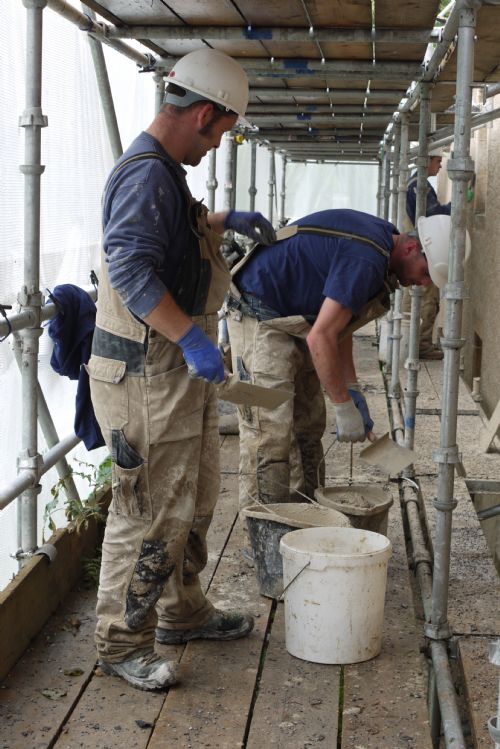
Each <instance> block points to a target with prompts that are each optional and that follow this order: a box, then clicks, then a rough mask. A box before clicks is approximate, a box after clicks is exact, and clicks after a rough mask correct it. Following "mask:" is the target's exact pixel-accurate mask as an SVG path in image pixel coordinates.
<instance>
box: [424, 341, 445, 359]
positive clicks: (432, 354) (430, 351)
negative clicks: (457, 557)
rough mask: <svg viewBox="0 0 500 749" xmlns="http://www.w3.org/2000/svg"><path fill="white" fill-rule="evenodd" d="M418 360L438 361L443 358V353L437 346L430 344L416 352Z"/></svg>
mask: <svg viewBox="0 0 500 749" xmlns="http://www.w3.org/2000/svg"><path fill="white" fill-rule="evenodd" d="M418 358H419V359H427V360H428V361H439V360H440V359H442V358H443V352H442V351H441V349H440V348H439V347H438V346H435V345H434V344H432V345H431V346H426V347H425V348H422V349H420V351H419V352H418Z"/></svg>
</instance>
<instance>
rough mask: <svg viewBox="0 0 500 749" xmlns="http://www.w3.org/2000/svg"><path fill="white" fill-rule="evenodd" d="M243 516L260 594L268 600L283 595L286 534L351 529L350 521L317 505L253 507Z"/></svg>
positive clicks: (245, 511)
mask: <svg viewBox="0 0 500 749" xmlns="http://www.w3.org/2000/svg"><path fill="white" fill-rule="evenodd" d="M242 513H243V516H244V517H245V518H246V522H247V526H248V534H249V537H250V544H251V547H252V553H253V558H254V565H255V572H256V575H257V580H258V582H259V591H260V594H261V595H263V596H267V597H268V598H279V597H280V596H281V594H282V592H283V562H282V558H281V554H280V551H279V546H280V540H281V538H282V536H284V535H285V533H289V532H290V531H294V530H297V529H301V528H316V527H324V526H336V527H344V528H348V527H350V522H349V519H348V518H347V517H346V516H345V515H343V514H342V513H341V512H339V511H337V510H336V509H334V508H331V507H322V506H320V505H318V504H315V503H314V504H309V503H307V502H284V503H279V504H269V505H264V504H252V505H250V506H249V507H246V508H244V509H243V511H242Z"/></svg>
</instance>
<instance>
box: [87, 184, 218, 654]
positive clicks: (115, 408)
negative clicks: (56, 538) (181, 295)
mask: <svg viewBox="0 0 500 749" xmlns="http://www.w3.org/2000/svg"><path fill="white" fill-rule="evenodd" d="M190 200H191V204H195V201H194V200H193V199H192V198H190ZM198 205H199V204H198ZM198 213H199V215H198V219H197V224H198V234H199V236H200V239H199V247H200V254H201V257H202V258H204V259H208V260H209V261H210V266H211V280H210V286H209V291H208V298H207V301H206V304H205V314H203V315H201V316H197V317H193V318H192V319H193V322H194V323H195V324H196V325H198V326H199V327H200V328H201V329H202V330H203V331H204V332H205V333H206V334H207V335H208V336H209V338H211V339H212V340H213V341H216V336H217V312H218V310H219V309H220V308H221V306H222V302H223V299H224V294H225V292H226V291H227V288H228V285H229V279H230V276H229V272H228V269H227V265H226V263H225V261H224V259H223V257H222V255H221V254H220V252H219V245H220V238H219V236H218V235H217V234H215V233H214V232H212V231H211V229H210V228H209V227H208V225H207V220H206V214H207V211H206V209H205V208H204V207H201V206H200V208H199V212H198ZM102 339H104V340H106V341H107V343H109V342H110V341H111V344H112V345H111V349H110V350H111V351H112V352H113V358H108V357H103V356H99V355H95V354H93V355H92V357H91V359H90V361H89V364H88V372H89V375H90V385H91V394H92V403H93V405H94V410H95V414H96V417H97V420H98V422H99V425H100V427H101V430H102V433H103V436H104V439H105V441H106V444H107V446H108V448H109V450H110V452H111V455H112V459H113V462H112V475H113V499H112V502H111V507H110V510H109V516H108V520H107V525H106V531H105V536H104V542H103V547H102V567H101V578H100V585H99V593H98V601H97V618H98V622H97V629H96V643H97V648H98V651H99V654H100V656H101V657H102V658H103V659H104V660H107V661H110V662H112V661H115V662H116V661H122V660H126V659H127V658H128V657H130V656H131V654H132V653H134V651H136V650H137V649H138V648H143V647H148V648H152V647H153V644H154V628H155V625H156V624H157V623H158V626H160V627H164V628H170V629H185V628H186V629H187V628H191V627H197V626H199V625H201V624H203V623H204V622H205V621H206V620H207V619H208V618H209V617H210V616H211V614H212V612H213V607H212V605H211V604H210V603H209V602H208V601H207V599H206V598H205V595H204V593H203V591H202V589H201V586H200V583H199V579H198V575H199V573H200V571H201V570H202V569H203V568H204V566H205V564H206V561H207V548H206V533H207V530H208V527H209V525H210V521H211V519H212V514H213V510H214V506H215V503H216V501H217V498H218V496H219V477H220V470H219V434H218V408H217V395H216V391H215V388H214V386H213V385H212V384H210V383H207V382H205V381H204V380H201V379H193V378H192V377H189V376H188V373H187V366H186V364H185V362H184V358H183V356H182V352H181V349H180V348H179V347H178V346H177V345H176V344H174V343H172V342H171V341H169V340H168V339H166V338H165V337H164V336H162V335H161V334H160V333H158V332H156V331H155V330H152V329H151V328H148V327H147V326H146V325H145V324H143V323H142V322H140V321H138V320H137V319H135V318H134V316H133V315H132V314H131V313H130V312H129V311H128V310H127V309H126V307H124V305H123V304H122V302H121V299H120V297H119V295H118V294H117V293H116V292H115V291H114V290H113V289H112V288H111V286H110V283H109V280H108V275H107V270H106V263H105V262H104V258H103V262H102V270H101V280H100V284H99V301H98V305H97V321H96V335H95V336H94V344H96V341H97V344H98V343H99V341H100V340H102ZM113 347H114V348H113ZM119 351H123V352H128V353H127V355H126V356H124V357H122V358H120V357H119V354H118V353H117V352H119ZM141 352H142V359H141ZM115 357H118V358H115ZM127 357H128V361H127ZM155 607H156V611H155Z"/></svg>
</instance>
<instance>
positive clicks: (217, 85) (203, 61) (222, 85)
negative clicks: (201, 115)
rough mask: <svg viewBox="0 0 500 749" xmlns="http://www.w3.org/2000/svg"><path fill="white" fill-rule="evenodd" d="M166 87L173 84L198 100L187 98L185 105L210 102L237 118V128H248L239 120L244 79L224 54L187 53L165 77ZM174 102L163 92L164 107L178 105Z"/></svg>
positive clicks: (245, 92) (243, 106)
mask: <svg viewBox="0 0 500 749" xmlns="http://www.w3.org/2000/svg"><path fill="white" fill-rule="evenodd" d="M168 83H175V84H176V85H177V86H180V87H181V88H183V89H185V90H186V91H191V92H192V93H193V94H196V95H197V96H198V98H197V97H193V96H191V97H189V100H188V101H189V103H192V102H194V101H203V100H208V101H213V102H215V103H216V104H219V106H221V107H225V108H226V109H227V110H228V111H229V112H234V113H235V114H237V115H239V119H238V124H242V125H246V126H247V127H251V125H250V123H249V122H248V121H247V120H245V118H244V117H243V115H244V114H245V112H246V108H247V104H248V78H247V75H246V73H245V71H244V70H243V68H242V67H241V65H240V64H239V63H238V62H236V60H234V59H233V58H232V57H229V55H226V54H225V53H224V52H219V51H218V50H216V49H210V48H208V47H204V48H203V49H197V50H195V51H194V52H190V53H189V54H187V55H185V56H184V57H181V59H180V60H178V61H177V63H176V64H175V65H174V67H173V68H172V70H171V71H170V73H169V74H168V76H167V84H168ZM176 98H178V97H175V95H172V94H169V93H168V92H167V94H166V96H165V103H167V104H170V103H174V104H178V103H179V102H178V101H175V99H176ZM186 104H187V101H186V102H185V105H186ZM181 106H182V104H181Z"/></svg>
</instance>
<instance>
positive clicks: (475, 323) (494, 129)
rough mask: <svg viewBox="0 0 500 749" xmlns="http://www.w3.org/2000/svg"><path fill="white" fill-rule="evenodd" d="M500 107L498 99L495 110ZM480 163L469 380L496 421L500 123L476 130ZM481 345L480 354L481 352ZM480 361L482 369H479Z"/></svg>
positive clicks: (472, 224) (467, 328) (473, 216)
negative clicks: (478, 381) (476, 379)
mask: <svg viewBox="0 0 500 749" xmlns="http://www.w3.org/2000/svg"><path fill="white" fill-rule="evenodd" d="M495 103H496V106H498V104H499V103H500V99H499V97H496V98H495V99H494V103H493V102H492V106H494V105H495ZM471 155H472V158H473V160H474V163H475V172H476V183H475V191H474V199H473V202H472V203H471V204H470V207H469V211H470V214H469V222H468V225H469V233H470V236H471V242H472V253H471V258H470V261H469V263H468V267H467V271H466V281H467V285H468V286H469V289H470V298H469V300H468V301H467V302H466V304H465V305H464V335H465V336H466V338H467V342H466V345H465V347H464V349H463V359H464V378H465V380H466V382H467V383H468V385H469V386H471V385H472V377H473V376H479V375H480V377H481V388H480V392H481V395H482V408H483V409H484V411H485V413H486V416H488V417H489V416H491V413H492V412H493V410H494V408H495V406H496V404H497V401H498V400H499V398H500V378H499V372H500V336H499V335H498V321H499V314H500V122H499V121H498V120H497V121H494V122H492V123H490V124H488V125H486V126H485V127H483V128H481V129H479V130H477V131H475V133H474V134H473V138H472V142H471ZM475 335H476V336H478V337H479V338H480V339H481V341H480V343H481V347H480V351H479V349H478V348H477V344H478V343H479V341H478V340H477V338H476V339H475ZM479 357H480V370H479Z"/></svg>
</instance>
